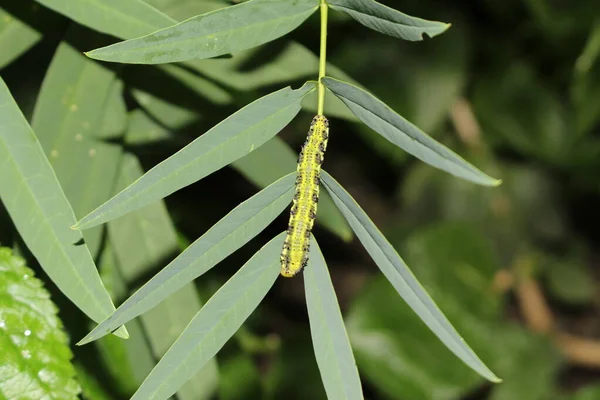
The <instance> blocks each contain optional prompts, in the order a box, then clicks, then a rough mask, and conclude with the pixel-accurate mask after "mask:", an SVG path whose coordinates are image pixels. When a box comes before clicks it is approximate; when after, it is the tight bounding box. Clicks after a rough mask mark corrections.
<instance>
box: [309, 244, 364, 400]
mask: <svg viewBox="0 0 600 400" xmlns="http://www.w3.org/2000/svg"><path fill="white" fill-rule="evenodd" d="M304 289H305V293H306V306H307V309H308V318H309V320H310V331H311V334H312V341H313V347H314V350H315V357H316V358H317V364H318V365H319V371H320V372H321V379H322V380H323V385H324V386H325V391H326V392H327V398H328V399H346V400H352V399H357V400H360V399H363V394H362V387H361V383H360V378H359V376H358V370H357V368H356V361H355V360H354V355H353V354H352V348H351V347H350V340H349V339H348V334H347V333H346V327H345V326H344V319H343V318H342V313H341V311H340V307H339V305H338V301H337V297H336V295H335V290H334V289H333V284H332V283H331V277H330V276H329V270H328V268H327V264H326V262H325V258H324V257H323V254H322V253H321V249H320V248H319V245H318V243H317V241H316V240H315V238H314V237H313V236H311V243H310V261H309V264H308V267H307V268H305V269H304Z"/></svg>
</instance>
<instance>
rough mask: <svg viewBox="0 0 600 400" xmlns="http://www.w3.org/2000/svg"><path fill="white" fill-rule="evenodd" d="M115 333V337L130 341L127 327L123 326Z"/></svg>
mask: <svg viewBox="0 0 600 400" xmlns="http://www.w3.org/2000/svg"><path fill="white" fill-rule="evenodd" d="M113 333H114V335H115V336H117V337H120V338H121V339H129V332H127V328H125V325H122V326H121V327H120V328H119V329H117V330H116V331H114V332H113Z"/></svg>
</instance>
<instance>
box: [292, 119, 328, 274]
mask: <svg viewBox="0 0 600 400" xmlns="http://www.w3.org/2000/svg"><path fill="white" fill-rule="evenodd" d="M328 138H329V121H328V120H327V118H325V116H323V115H317V116H316V117H315V118H313V120H312V123H311V124H310V129H309V131H308V137H307V138H306V142H304V145H303V146H302V150H301V151H300V156H299V158H298V166H297V175H296V192H295V194H294V199H293V201H292V208H291V210H290V222H289V226H288V231H287V236H286V238H285V241H284V242H283V249H282V251H281V275H283V276H285V277H287V278H291V277H293V276H294V275H296V274H297V273H298V272H300V271H301V270H302V268H304V267H305V266H306V264H307V263H308V251H309V248H310V233H311V230H312V228H313V225H314V222H315V218H316V216H317V204H318V202H319V184H320V174H321V164H322V163H323V160H324V157H325V150H326V149H327V140H328Z"/></svg>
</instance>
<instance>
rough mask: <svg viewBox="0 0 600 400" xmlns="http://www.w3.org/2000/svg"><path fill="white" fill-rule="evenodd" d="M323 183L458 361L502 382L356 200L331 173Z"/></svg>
mask: <svg viewBox="0 0 600 400" xmlns="http://www.w3.org/2000/svg"><path fill="white" fill-rule="evenodd" d="M321 179H322V182H323V185H324V186H325V188H326V189H327V191H328V192H329V193H330V194H331V197H333V201H334V202H335V204H336V205H337V206H338V208H339V209H340V211H341V212H342V214H344V216H345V217H346V219H347V220H348V222H349V223H350V226H351V227H352V229H353V230H354V232H355V233H356V236H358V238H359V239H360V241H361V243H362V244H363V246H364V247H365V249H366V250H367V252H368V253H369V255H370V256H371V257H372V258H373V260H374V261H375V263H376V264H377V266H378V267H379V269H381V272H383V274H384V275H385V277H386V278H387V279H388V280H389V281H390V283H391V284H392V285H393V286H394V288H395V289H396V291H397V292H398V294H400V296H402V298H403V299H404V300H405V301H406V303H407V304H408V305H409V306H410V307H411V308H412V309H413V310H414V311H415V313H416V314H417V315H418V316H419V317H420V318H421V320H422V321H423V322H424V323H425V324H426V325H427V326H428V327H429V329H431V330H432V332H433V333H435V334H436V336H437V337H438V338H439V339H440V340H441V341H442V342H443V343H444V344H445V345H446V346H447V347H448V349H450V351H452V352H453V353H454V354H455V355H456V356H457V357H458V358H460V359H461V360H462V361H463V362H464V363H465V364H467V365H468V366H469V367H471V368H472V369H473V370H474V371H476V372H477V373H478V374H480V375H481V376H483V377H484V378H486V379H488V380H490V381H492V382H500V379H498V377H496V375H494V373H493V372H492V371H490V370H489V368H488V367H486V365H485V364H484V363H483V362H482V361H481V360H480V359H479V357H477V355H476V354H475V353H474V352H473V350H471V348H470V347H469V346H468V345H467V344H466V343H465V341H464V340H463V339H462V338H461V337H460V335H459V334H458V332H456V330H455V329H454V327H453V326H452V324H450V322H449V321H448V320H447V319H446V317H445V316H444V314H442V312H441V311H440V310H439V308H438V307H437V305H436V304H435V303H434V301H433V300H432V299H431V297H429V295H428V294H427V292H426V291H425V290H424V289H423V287H422V286H421V285H420V284H419V282H418V281H417V279H416V278H415V276H414V275H413V273H412V272H411V271H410V269H409V268H408V267H407V266H406V264H405V263H404V261H403V260H402V258H400V256H399V255H398V253H397V252H396V250H395V249H394V247H393V246H392V245H391V244H390V243H389V242H388V241H387V239H386V238H385V236H383V234H381V232H379V230H378V229H377V227H376V226H375V224H373V221H371V220H370V219H369V217H368V216H367V214H365V212H364V211H363V210H362V209H361V208H360V206H359V205H358V204H357V203H356V202H355V201H354V199H353V198H352V196H350V194H349V193H348V192H346V190H345V189H344V188H343V187H342V186H341V185H340V184H339V183H337V182H336V181H335V179H333V178H332V177H331V175H329V174H328V173H327V172H325V171H323V172H322V174H321Z"/></svg>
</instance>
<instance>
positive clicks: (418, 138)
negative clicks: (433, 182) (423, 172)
mask: <svg viewBox="0 0 600 400" xmlns="http://www.w3.org/2000/svg"><path fill="white" fill-rule="evenodd" d="M323 82H324V83H325V85H326V86H327V88H328V89H329V90H331V91H332V92H333V93H334V94H335V95H336V96H338V97H339V98H340V99H341V100H342V101H343V102H344V103H345V104H346V106H348V108H350V110H352V112H353V113H354V114H355V115H356V116H357V117H358V118H359V119H360V120H361V121H363V122H364V123H365V124H366V125H367V126H368V127H370V128H371V129H373V130H374V131H375V132H377V133H379V134H380V135H381V136H383V137H385V138H386V139H387V140H389V141H390V142H392V143H394V144H395V145H397V146H399V147H400V148H402V149H403V150H405V151H406V152H407V153H410V154H412V155H413V156H415V157H417V158H418V159H420V160H421V161H423V162H426V163H427V164H429V165H431V166H433V167H435V168H438V169H441V170H443V171H446V172H448V173H450V174H452V175H454V176H457V177H459V178H462V179H466V180H468V181H471V182H474V183H477V184H480V185H485V186H498V185H499V184H500V183H501V182H500V181H499V180H497V179H494V178H491V177H489V176H488V175H486V174H484V173H483V172H481V171H480V170H479V169H477V168H475V167H474V166H473V165H471V164H470V163H468V162H467V161H465V160H464V159H463V158H461V157H460V156H459V155H457V154H456V153H454V152H453V151H452V150H450V149H449V148H447V147H446V146H444V145H442V144H440V143H438V142H437V141H436V140H434V139H433V138H431V137H430V136H428V135H427V134H425V133H424V132H423V131H421V130H420V129H419V128H417V127H416V126H414V125H413V124H411V123H410V122H408V121H407V120H405V119H404V118H402V117H401V116H400V115H398V114H396V113H395V112H394V111H393V110H392V109H391V108H389V107H388V106H387V105H385V104H384V103H383V102H382V101H381V100H379V99H377V98H376V97H374V96H373V95H372V94H370V93H368V92H366V91H364V90H363V89H360V88H359V87H357V86H354V85H350V84H348V83H345V82H342V81H339V80H337V79H332V78H324V79H323Z"/></svg>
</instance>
